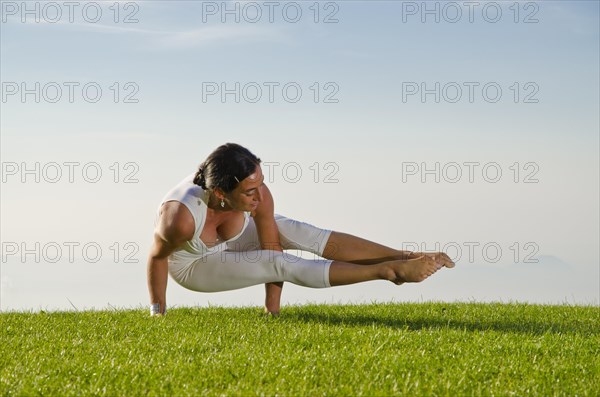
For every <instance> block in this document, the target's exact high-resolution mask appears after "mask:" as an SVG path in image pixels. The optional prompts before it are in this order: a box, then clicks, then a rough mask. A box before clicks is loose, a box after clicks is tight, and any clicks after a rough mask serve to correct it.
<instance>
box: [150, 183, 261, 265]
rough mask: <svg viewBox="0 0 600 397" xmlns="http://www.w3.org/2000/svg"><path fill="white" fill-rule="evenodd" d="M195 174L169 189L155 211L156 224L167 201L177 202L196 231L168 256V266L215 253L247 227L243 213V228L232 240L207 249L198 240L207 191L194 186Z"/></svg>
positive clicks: (248, 216) (187, 262) (247, 219)
mask: <svg viewBox="0 0 600 397" xmlns="http://www.w3.org/2000/svg"><path fill="white" fill-rule="evenodd" d="M194 176H195V173H193V174H191V175H189V176H187V177H186V178H185V179H183V180H182V181H181V182H179V184H177V186H175V187H174V188H173V189H171V190H170V191H169V192H168V193H167V194H166V195H165V196H164V198H163V199H162V201H161V202H160V205H159V206H158V211H157V218H156V220H157V222H158V217H159V216H160V208H161V207H162V205H163V204H164V203H166V202H167V201H179V202H180V203H183V204H184V205H185V206H186V207H187V208H188V209H189V210H190V212H191V213H192V216H193V217H194V224H195V226H196V229H195V231H194V237H193V238H192V239H191V240H189V241H186V243H185V244H184V245H182V246H181V247H180V248H179V249H178V250H177V251H175V252H173V253H172V254H171V255H169V265H171V264H173V265H186V264H189V263H191V262H193V261H195V260H197V259H199V258H202V257H204V256H206V255H209V254H211V253H214V252H217V251H219V250H220V249H222V247H220V245H222V244H226V243H228V242H231V241H233V240H235V239H237V238H238V237H240V236H241V234H242V233H243V232H244V230H245V229H246V226H248V222H249V218H250V212H247V211H244V226H243V227H242V230H241V231H240V232H239V233H238V234H237V235H236V236H235V237H233V238H230V239H229V240H223V241H222V242H221V243H219V244H217V245H215V246H214V247H210V248H209V247H207V246H206V245H205V244H204V242H203V241H202V240H200V234H201V233H202V229H203V228H204V223H205V221H206V210H207V209H208V190H206V191H205V190H204V189H202V188H201V187H200V186H198V185H196V184H194Z"/></svg>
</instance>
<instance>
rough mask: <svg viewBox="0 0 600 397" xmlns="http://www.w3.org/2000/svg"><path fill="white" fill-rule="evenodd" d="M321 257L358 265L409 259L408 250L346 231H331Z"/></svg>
mask: <svg viewBox="0 0 600 397" xmlns="http://www.w3.org/2000/svg"><path fill="white" fill-rule="evenodd" d="M323 257H324V258H328V259H334V260H339V261H346V262H351V263H356V264H360V265H371V264H374V263H380V262H385V261H391V260H399V259H410V256H409V252H408V251H400V250H396V249H394V248H390V247H386V246H385V245H381V244H378V243H375V242H373V241H369V240H365V239H363V238H360V237H356V236H353V235H351V234H347V233H341V232H335V231H332V232H331V234H330V236H329V239H328V241H327V244H326V246H325V249H324V250H323Z"/></svg>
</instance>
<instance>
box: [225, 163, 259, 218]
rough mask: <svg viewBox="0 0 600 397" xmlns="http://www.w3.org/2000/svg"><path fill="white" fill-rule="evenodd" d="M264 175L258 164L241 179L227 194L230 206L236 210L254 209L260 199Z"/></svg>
mask: <svg viewBox="0 0 600 397" xmlns="http://www.w3.org/2000/svg"><path fill="white" fill-rule="evenodd" d="M264 180H265V176H264V175H263V172H262V169H261V167H260V165H258V166H257V167H256V170H255V171H254V172H253V173H252V174H250V175H248V177H247V178H246V179H244V180H242V181H241V182H240V183H239V184H238V186H237V187H236V188H235V189H234V190H233V191H232V192H231V193H230V194H229V195H228V199H229V200H228V201H229V204H230V205H231V207H232V208H233V209H235V210H238V211H250V212H252V211H254V210H256V207H258V204H259V203H260V202H261V201H262V188H263V186H264Z"/></svg>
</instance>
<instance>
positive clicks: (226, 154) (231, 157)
mask: <svg viewBox="0 0 600 397" xmlns="http://www.w3.org/2000/svg"><path fill="white" fill-rule="evenodd" d="M259 164H260V159H259V158H258V157H256V156H255V155H254V154H252V153H251V152H250V151H249V150H248V149H246V148H245V147H243V146H241V145H238V144H237V143H226V144H224V145H221V146H219V147H218V148H216V149H215V150H214V151H213V152H212V153H211V154H210V155H209V156H208V157H207V158H206V160H204V162H203V163H202V164H200V166H199V167H198V171H197V172H196V175H195V176H194V183H195V184H196V185H198V186H200V187H202V189H204V190H206V189H214V188H220V189H222V190H223V191H224V192H225V193H229V192H231V191H232V190H233V189H235V188H236V187H237V185H238V184H239V183H240V182H241V181H243V180H244V179H246V178H247V177H248V176H249V175H251V174H253V173H254V172H255V171H256V167H257V166H258V165H259Z"/></svg>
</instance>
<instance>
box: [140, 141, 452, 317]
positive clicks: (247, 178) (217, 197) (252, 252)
mask: <svg viewBox="0 0 600 397" xmlns="http://www.w3.org/2000/svg"><path fill="white" fill-rule="evenodd" d="M260 163H261V160H260V159H259V158H258V157H256V156H255V155H254V154H252V153H251V152H250V151H249V150H248V149H246V148H244V147H242V146H240V145H237V144H233V143H227V144H225V145H222V146H220V147H218V148H217V149H216V150H215V151H214V152H212V153H211V154H210V155H209V156H208V158H207V159H206V160H205V161H204V162H203V163H202V164H201V165H200V167H199V169H198V171H197V172H196V173H195V174H192V175H190V176H189V177H187V178H186V179H184V180H183V181H181V182H180V183H179V184H178V185H177V186H176V187H175V188H173V189H172V190H171V191H170V192H169V193H167V195H166V196H165V197H164V199H163V200H162V202H161V205H160V206H159V212H158V218H157V221H156V228H155V232H154V243H153V245H152V247H151V250H150V255H149V258H148V289H149V291H150V303H151V314H153V315H155V314H165V313H166V288H167V273H169V274H170V275H171V277H172V278H173V279H174V280H175V281H176V282H177V283H179V284H181V285H182V286H183V287H185V288H188V289H191V290H194V291H201V292H215V291H226V290H232V289H237V288H244V287H248V286H251V285H256V284H263V283H264V284H265V285H266V300H265V311H266V312H267V313H270V314H273V315H277V314H278V313H279V309H280V298H281V291H282V287H283V282H284V281H289V282H292V283H294V284H298V285H302V286H306V287H313V288H325V287H331V286H336V285H346V284H353V283H359V282H362V281H369V280H389V281H391V282H393V283H395V284H402V283H404V282H420V281H423V280H425V279H426V278H427V277H429V276H431V275H432V274H433V273H435V272H436V271H437V270H439V269H440V268H441V267H442V266H446V267H454V263H453V262H452V261H451V260H450V258H449V257H448V256H447V255H446V254H444V253H427V254H425V253H412V252H407V251H399V250H395V249H393V248H389V247H386V246H383V245H380V244H377V243H374V242H371V241H367V240H364V239H362V238H359V237H355V236H352V235H349V234H345V233H340V232H335V231H331V230H326V229H320V228H317V227H315V226H312V225H309V224H307V223H303V222H299V221H295V220H293V219H289V218H286V217H283V216H280V215H277V214H275V213H274V203H273V196H271V192H270V191H269V188H268V187H267V186H266V185H265V183H264V176H263V173H262V169H261V166H260ZM285 249H301V250H304V251H309V252H312V253H314V254H316V255H318V256H319V257H322V258H324V259H313V260H308V259H303V258H300V257H297V256H294V255H290V254H289V253H287V252H286V253H284V252H283V250H285Z"/></svg>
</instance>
